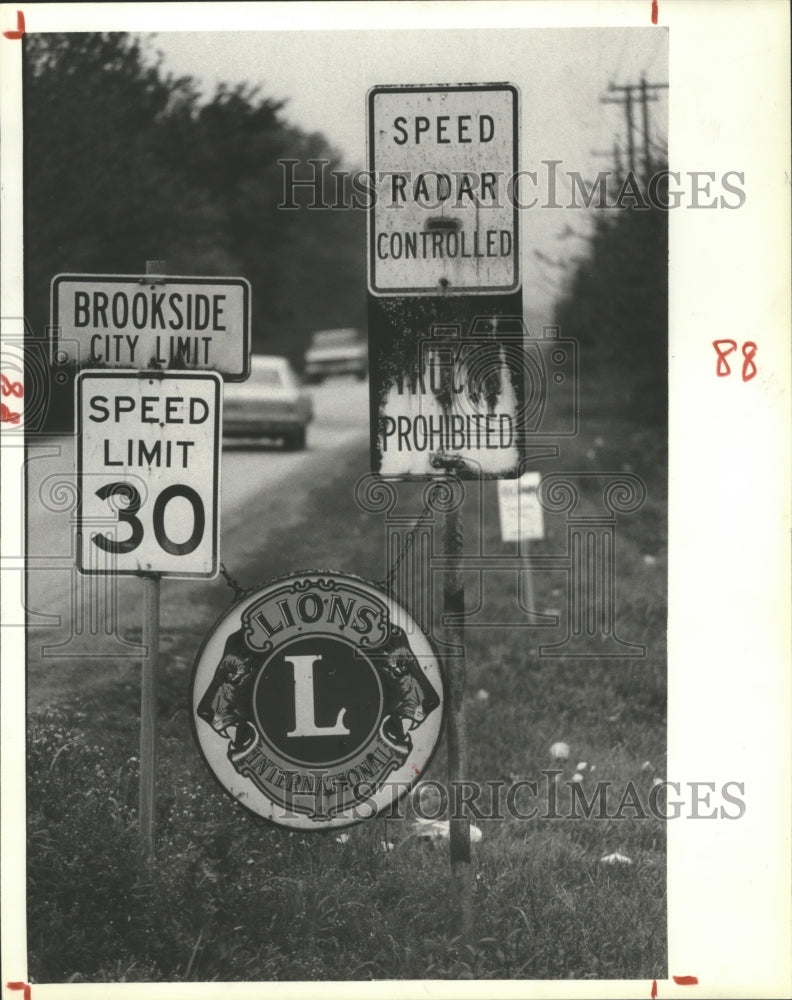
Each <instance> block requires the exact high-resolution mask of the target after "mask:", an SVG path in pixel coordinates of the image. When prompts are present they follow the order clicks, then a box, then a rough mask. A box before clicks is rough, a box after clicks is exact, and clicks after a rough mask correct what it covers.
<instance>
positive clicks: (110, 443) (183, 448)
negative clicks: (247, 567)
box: [76, 371, 223, 577]
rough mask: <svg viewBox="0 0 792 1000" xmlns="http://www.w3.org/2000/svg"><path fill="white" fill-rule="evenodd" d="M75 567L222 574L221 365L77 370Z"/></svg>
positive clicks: (87, 570)
mask: <svg viewBox="0 0 792 1000" xmlns="http://www.w3.org/2000/svg"><path fill="white" fill-rule="evenodd" d="M76 385H77V422H76V426H77V432H78V438H77V478H78V488H79V491H80V503H79V507H78V527H77V532H78V553H77V559H78V562H77V566H78V569H79V570H80V571H81V572H82V573H89V574H90V573H103V572H108V570H107V568H106V567H107V555H108V554H109V556H110V565H111V567H112V569H111V570H110V572H113V573H117V574H125V575H130V574H139V573H157V574H161V575H163V576H176V577H195V576H202V577H211V576H215V575H216V573H217V563H218V525H219V488H220V464H219V455H220V447H219V445H220V428H221V426H222V424H221V417H222V414H221V406H222V398H223V393H222V380H221V379H220V377H219V375H217V374H216V373H214V372H202V373H200V374H198V373H195V372H176V373H167V374H164V373H163V374H162V375H152V373H150V372H149V373H136V374H130V373H127V372H106V371H86V372H82V373H81V374H79V375H78V376H77V382H76Z"/></svg>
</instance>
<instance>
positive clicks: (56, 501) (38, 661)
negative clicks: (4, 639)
mask: <svg viewBox="0 0 792 1000" xmlns="http://www.w3.org/2000/svg"><path fill="white" fill-rule="evenodd" d="M311 391H312V394H313V398H314V410H315V420H314V422H313V423H312V425H311V427H310V428H309V432H308V447H307V449H306V451H304V452H285V451H282V450H281V449H280V448H279V447H278V446H276V445H274V444H263V445H262V444H261V443H258V444H256V445H249V444H238V443H234V444H233V445H232V446H231V447H227V448H225V449H224V450H223V454H222V474H221V483H222V505H221V520H220V523H221V543H220V555H221V560H222V561H223V562H224V563H225V564H226V565H227V566H228V567H229V568H230V569H231V570H232V571H233V570H236V571H237V572H239V569H240V567H243V566H244V565H245V564H249V562H250V560H251V558H255V557H256V554H257V553H263V552H264V551H265V549H266V541H267V537H268V536H269V534H270V533H271V532H282V531H284V530H288V528H289V527H290V526H294V525H297V524H299V523H300V521H301V519H302V516H303V514H302V511H303V501H304V497H305V495H306V493H307V492H308V490H309V489H310V488H311V486H312V485H313V484H315V483H316V482H317V481H318V479H320V478H321V477H322V476H323V475H327V474H329V473H331V472H332V470H333V468H334V467H335V466H337V464H338V459H339V457H340V456H341V455H342V454H344V453H346V452H347V451H349V449H350V448H351V447H353V446H354V447H355V448H357V449H362V448H365V441H366V439H367V437H368V386H367V385H366V384H365V383H360V382H357V381H354V380H352V379H336V380H332V381H330V382H327V383H325V384H323V385H321V386H317V387H315V388H313V389H312V390H311ZM27 497H28V502H27V532H28V546H27V550H28V557H29V565H30V567H31V571H30V572H29V573H28V587H27V599H26V607H27V609H28V613H29V621H30V628H29V632H28V651H27V659H28V700H29V707H30V708H38V707H42V706H43V705H44V704H47V703H51V702H53V701H57V700H58V698H57V695H58V692H59V690H60V689H68V690H70V691H73V690H74V685H75V683H78V682H79V680H78V679H79V678H83V680H84V682H85V683H88V682H89V678H90V679H92V680H91V681H90V682H93V681H95V680H96V678H97V674H98V672H99V671H101V670H105V671H107V670H111V669H112V668H113V667H114V666H116V667H118V666H122V665H123V664H128V663H129V662H130V661H132V662H134V660H135V659H136V654H139V652H140V648H139V647H138V646H137V645H136V644H135V642H136V635H135V634H136V633H137V635H139V629H140V624H141V603H142V584H141V581H140V580H138V579H135V578H123V579H120V580H119V579H118V578H108V577H85V576H82V575H80V574H78V573H77V572H76V570H75V569H74V568H73V566H74V551H73V549H74V516H75V515H74V501H75V499H76V491H75V488H74V442H73V440H72V439H63V438H49V439H47V440H46V441H42V442H41V444H38V445H36V447H34V448H33V449H31V452H30V458H29V462H28V485H27ZM265 570H266V567H265V566H262V567H261V572H260V573H258V578H261V579H263V578H265V576H266V571H265ZM256 578H257V577H253V579H256ZM244 582H246V583H248V584H249V583H251V582H252V580H251V578H250V577H247V578H245V579H244ZM217 595H218V582H217V581H206V580H195V581H186V580H170V579H166V580H163V583H162V597H161V609H162V629H163V641H164V643H165V645H166V647H167V633H168V631H169V630H179V629H181V630H182V631H183V630H184V628H185V627H189V628H194V629H195V630H196V634H202V633H203V632H205V631H206V630H207V628H208V625H209V624H210V623H211V621H212V620H213V618H214V617H215V616H216V614H217V609H216V605H217V600H218V597H217ZM228 596H229V597H230V591H229V592H228ZM223 600H225V594H223ZM130 636H132V637H133V639H132V642H131V643H130V642H129V637H130Z"/></svg>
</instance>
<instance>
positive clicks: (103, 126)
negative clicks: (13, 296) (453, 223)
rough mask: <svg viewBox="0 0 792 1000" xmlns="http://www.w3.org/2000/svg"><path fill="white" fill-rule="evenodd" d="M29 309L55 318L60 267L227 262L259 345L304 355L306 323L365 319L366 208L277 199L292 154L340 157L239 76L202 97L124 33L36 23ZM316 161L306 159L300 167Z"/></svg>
mask: <svg viewBox="0 0 792 1000" xmlns="http://www.w3.org/2000/svg"><path fill="white" fill-rule="evenodd" d="M23 93H24V190H25V218H24V224H25V233H24V239H25V313H26V318H27V320H28V322H29V324H30V326H31V328H32V331H33V333H34V335H36V336H42V335H43V333H44V331H45V329H46V327H47V325H48V322H49V288H50V281H51V279H52V278H53V276H54V275H56V274H58V273H61V272H73V273H81V272H84V273H96V274H141V273H144V271H145V263H146V261H147V260H153V259H156V260H165V261H166V262H167V271H168V273H172V274H194V275H205V276H221V275H225V276H228V275H232V276H241V277H245V278H247V279H248V280H249V281H250V283H251V286H252V328H253V350H254V352H258V353H274V354H285V355H287V356H289V357H290V358H291V359H292V360H293V361H294V362H296V363H297V364H298V365H299V363H300V361H301V358H302V355H303V352H304V350H305V347H306V345H307V342H308V340H309V338H310V333H311V331H312V330H314V329H318V328H322V327H332V326H349V325H352V326H354V325H357V326H362V325H363V322H364V317H365V300H366V296H365V288H366V285H365V215H364V213H362V212H356V211H353V210H351V209H349V210H347V209H333V210H318V211H307V210H304V209H298V210H291V211H289V210H285V209H279V208H278V205H279V204H280V203H281V202H282V201H283V194H282V191H283V176H284V173H283V168H282V167H281V165H280V164H279V160H281V159H284V158H288V159H292V160H295V159H296V160H298V161H300V163H306V164H307V161H308V160H309V159H323V160H327V161H328V166H327V168H326V169H327V170H328V171H329V170H333V169H339V168H340V167H341V166H342V163H341V157H340V155H339V153H338V152H336V151H335V150H334V149H333V148H332V147H331V145H330V144H329V142H328V141H327V139H326V138H325V137H324V136H323V135H322V134H320V133H306V132H303V131H302V130H300V129H298V128H296V127H294V126H293V125H291V124H289V123H288V121H287V120H286V119H285V116H284V102H281V101H276V100H273V99H272V98H269V97H266V96H263V95H262V94H260V93H259V91H258V90H257V89H255V88H251V87H249V86H247V85H246V84H240V85H236V86H234V87H229V86H226V85H220V86H219V87H218V88H217V89H216V92H215V93H214V95H213V96H212V97H211V98H209V99H208V100H205V99H202V98H201V95H200V92H199V90H198V88H197V85H196V82H195V80H194V79H193V78H191V77H174V76H173V75H172V74H170V73H167V72H165V70H164V68H163V66H162V60H161V57H157V56H156V55H154V54H152V53H151V52H150V50H149V46H148V43H147V41H146V40H143V39H141V38H139V37H137V36H132V35H129V34H124V33H112V34H108V33H104V34H79V33H74V34H71V33H70V34H57V35H56V34H33V35H27V36H26V37H25V50H24V92H23ZM309 170H310V168H308V167H307V165H306V167H305V173H306V174H307V173H308V172H309Z"/></svg>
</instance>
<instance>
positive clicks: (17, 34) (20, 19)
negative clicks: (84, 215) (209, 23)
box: [3, 10, 27, 1000]
mask: <svg viewBox="0 0 792 1000" xmlns="http://www.w3.org/2000/svg"><path fill="white" fill-rule="evenodd" d="M24 34H25V15H24V14H23V13H22V11H21V10H18V11H17V26H16V31H4V32H3V36H4V37H5V38H12V39H13V38H21V37H22V36H23V35H24ZM10 985H11V984H10V983H9V986H10ZM25 1000H27V996H25Z"/></svg>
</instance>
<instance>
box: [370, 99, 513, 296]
mask: <svg viewBox="0 0 792 1000" xmlns="http://www.w3.org/2000/svg"><path fill="white" fill-rule="evenodd" d="M518 133H519V108H518V93H517V89H516V87H513V86H511V85H510V84H475V85H474V84H471V85H460V86H450V87H438V86H431V87H421V86H416V87H375V88H373V89H372V90H371V91H370V92H369V95H368V139H369V149H368V156H369V170H370V171H371V178H372V184H373V186H374V195H375V196H373V197H372V199H371V209H370V212H369V288H370V290H371V292H372V293H373V294H375V295H388V294H391V295H394V294H395V295H440V294H464V295H471V294H476V293H490V294H492V293H496V292H501V293H505V292H513V291H515V290H516V289H517V288H518V287H519V284H520V279H519V252H520V247H519V245H518V243H519V241H518V226H517V209H516V207H515V206H516V199H515V198H514V197H513V192H512V191H511V187H510V185H512V184H513V183H514V178H515V177H516V174H517V171H518Z"/></svg>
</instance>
